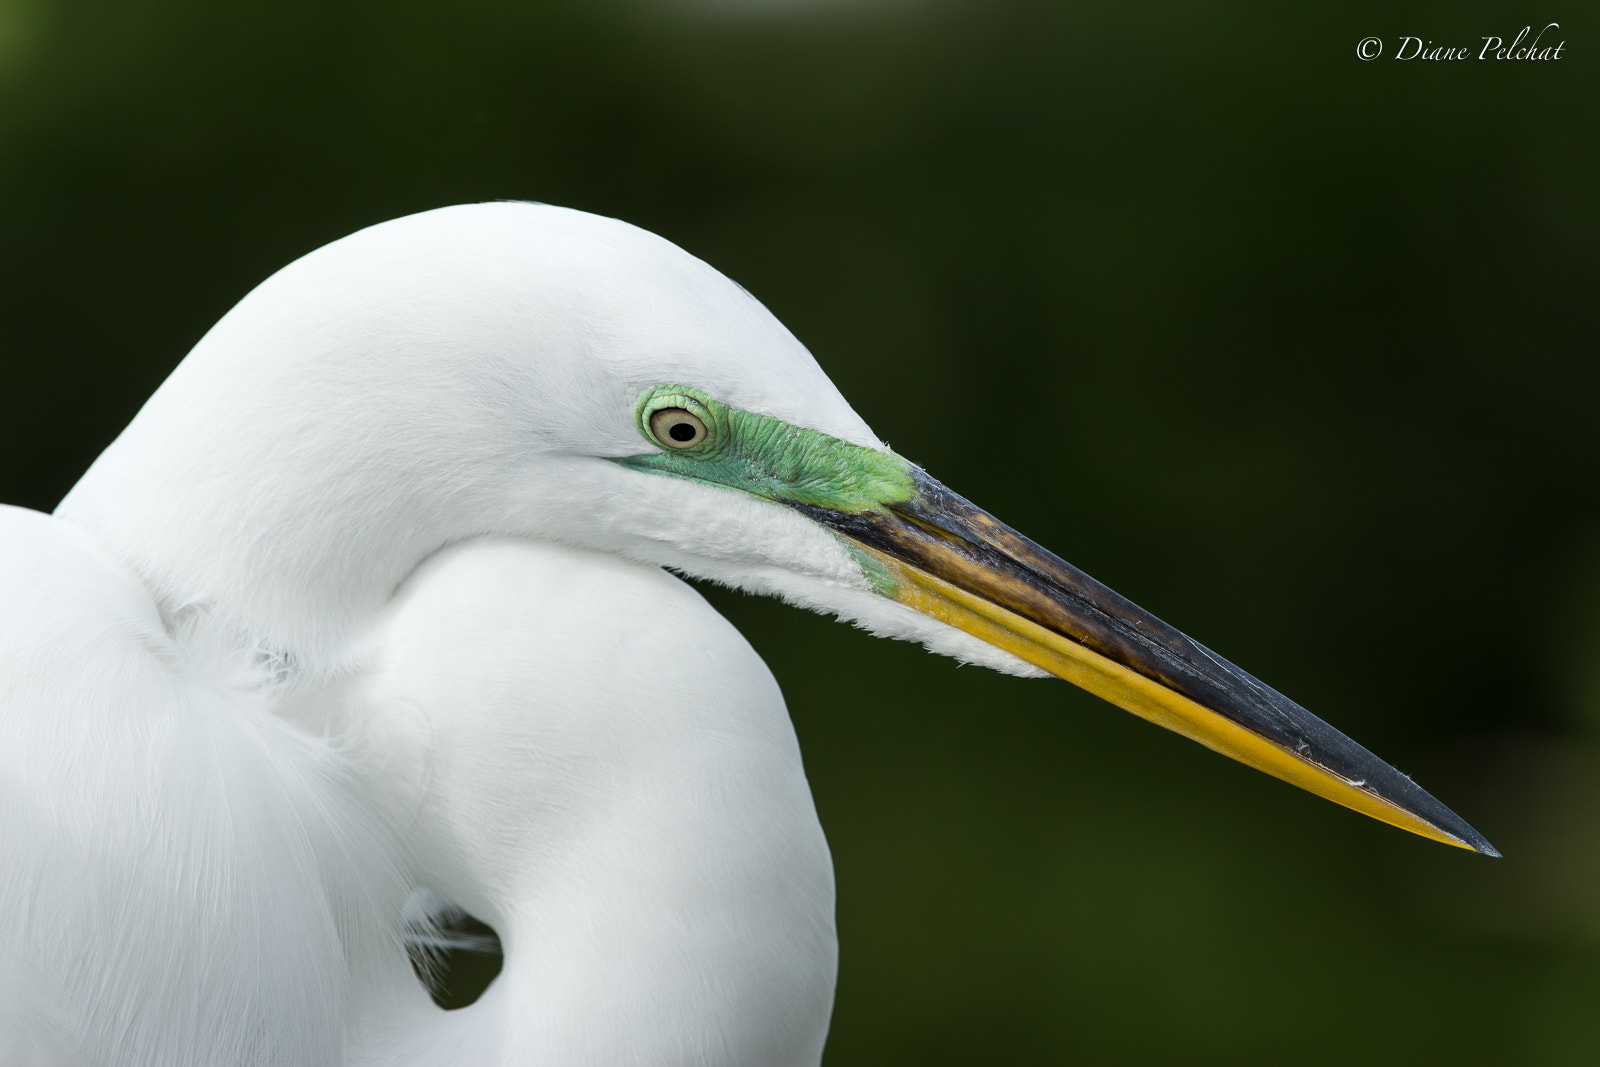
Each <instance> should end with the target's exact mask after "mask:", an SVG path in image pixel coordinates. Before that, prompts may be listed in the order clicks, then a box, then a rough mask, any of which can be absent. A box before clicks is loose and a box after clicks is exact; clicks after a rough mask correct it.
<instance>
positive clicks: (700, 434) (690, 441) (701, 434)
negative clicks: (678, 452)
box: [650, 408, 707, 448]
mask: <svg viewBox="0 0 1600 1067" xmlns="http://www.w3.org/2000/svg"><path fill="white" fill-rule="evenodd" d="M650 434H651V436H652V437H654V438H655V439H656V440H657V441H659V442H661V444H662V445H663V446H665V447H667V448H693V447H694V446H695V445H698V444H700V443H701V442H703V441H704V440H705V439H706V436H707V430H706V424H705V423H704V422H702V421H700V416H698V415H696V414H695V413H694V412H692V411H690V410H688V409H687V408H662V409H661V410H660V411H653V412H651V413H650Z"/></svg>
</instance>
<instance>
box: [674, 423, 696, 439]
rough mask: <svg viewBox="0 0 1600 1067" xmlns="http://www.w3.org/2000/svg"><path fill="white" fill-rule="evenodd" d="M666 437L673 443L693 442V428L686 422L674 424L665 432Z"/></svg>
mask: <svg viewBox="0 0 1600 1067" xmlns="http://www.w3.org/2000/svg"><path fill="white" fill-rule="evenodd" d="M667 436H668V437H670V438H672V439H673V440H674V441H693V440H694V427H693V426H692V425H690V424H689V423H687V422H675V423H673V424H672V428H671V429H670V430H668V431H667Z"/></svg>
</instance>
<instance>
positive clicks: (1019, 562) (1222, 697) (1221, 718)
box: [790, 468, 1499, 856]
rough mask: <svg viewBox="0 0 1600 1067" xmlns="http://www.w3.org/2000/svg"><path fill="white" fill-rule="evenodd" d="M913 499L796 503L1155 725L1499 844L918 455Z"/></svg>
mask: <svg viewBox="0 0 1600 1067" xmlns="http://www.w3.org/2000/svg"><path fill="white" fill-rule="evenodd" d="M913 483H914V486H915V492H914V493H913V494H912V495H911V498H910V499H909V500H907V501H905V502H904V503H899V504H891V505H888V506H887V507H884V508H882V509H880V510H874V511H865V512H860V513H854V514H852V513H848V512H842V511H836V510H833V509H831V508H825V507H819V506H815V505H809V504H798V503H791V504H790V506H791V507H794V508H796V509H797V510H799V511H801V512H803V513H804V514H806V515H807V516H809V517H810V518H812V519H814V520H815V521H817V522H820V523H822V524H824V525H826V526H828V527H830V528H832V529H833V530H835V531H836V532H838V533H840V534H842V535H843V536H845V537H846V538H848V539H849V540H850V541H852V542H854V543H855V544H856V545H858V546H860V547H861V549H863V550H864V551H865V552H867V553H868V554H869V555H870V556H871V557H872V558H873V559H875V560H876V561H877V562H878V563H879V564H880V565H881V566H882V567H883V568H884V569H885V570H886V571H887V572H888V575H889V578H890V579H891V581H892V583H893V586H894V591H893V595H894V597H895V599H897V600H899V601H901V602H902V603H904V604H907V605H909V606H910V607H913V608H915V609H916V610H918V611H921V612H923V613H924V614H926V615H930V616H932V617H933V618H936V619H939V620H941V621H942V622H946V623H948V624H950V625H951V626H955V627H957V628H958V629H961V630H964V631H966V632H967V633H969V634H971V635H972V636H974V637H976V638H978V639H979V640H982V641H986V642H988V643H989V644H991V645H994V646H996V647H998V648H1002V649H1004V650H1006V651H1007V652H1010V653H1012V654H1013V655H1016V656H1017V657H1019V658H1021V659H1023V660H1026V661H1027V662H1029V663H1032V664H1033V665H1035V666H1037V667H1039V668H1041V669H1043V670H1046V671H1049V672H1050V673H1051V674H1054V675H1056V676H1057V677H1059V678H1064V679H1066V680H1067V681H1069V682H1072V683H1073V684H1075V685H1078V686H1081V687H1082V688H1084V689H1087V690H1089V691H1090V692H1091V693H1095V694H1097V695H1098V696H1101V697H1104V698H1105V699H1106V700H1109V701H1110V702H1111V703H1113V704H1115V705H1117V706H1118V707H1120V708H1123V709H1124V710H1127V711H1131V712H1133V713H1134V714H1135V715H1139V716H1141V717H1143V718H1146V719H1149V720H1150V721H1151V722H1154V723H1156V724H1157V725H1160V726H1164V727H1166V728H1167V729H1169V730H1172V731H1174V732H1176V733H1180V734H1182V735H1183V736H1185V737H1188V738H1190V739H1192V740H1195V741H1198V742H1200V743H1201V744H1202V745H1205V746H1206V747H1207V748H1210V749H1213V750H1215V751H1217V752H1220V753H1222V754H1223V755H1225V756H1231V757H1232V758H1233V759H1236V760H1238V761H1239V762H1241V763H1245V764H1248V765H1249V766H1251V767H1255V768H1256V769H1257V770H1261V771H1265V772H1266V773H1268V774H1270V775H1273V776H1275V777H1277V778H1282V779H1283V780H1284V781H1286V782H1292V783H1293V784H1295V785H1297V786H1299V787H1301V788H1302V789H1306V790H1309V791H1310V792H1313V793H1316V794H1317V795H1318V796H1322V797H1326V798H1327V799H1329V800H1331V801H1333V802H1334V803H1336V804H1343V805H1344V806H1345V807H1348V808H1353V809H1355V810H1356V811H1359V812H1363V813H1364V814H1367V815H1370V816H1372V817H1373V818H1375V819H1380V820H1382V821H1383V822H1386V823H1390V824H1391V825H1394V826H1398V827H1400V828H1401V829H1404V830H1410V831H1411V832H1412V833H1416V834H1421V835H1422V836H1423V837H1429V838H1432V839H1433V840H1435V841H1442V842H1444V843H1445V844H1448V845H1455V846H1457V847H1459V848H1466V849H1472V850H1474V851H1477V852H1481V853H1483V854H1484V855H1488V856H1498V855H1499V853H1498V852H1496V851H1495V849H1494V847H1493V846H1492V845H1490V844H1489V842H1488V841H1486V840H1485V839H1484V837H1483V835H1482V834H1480V833H1478V832H1477V831H1476V830H1474V829H1473V828H1472V827H1471V826H1469V825H1467V823H1466V822H1465V821H1464V820H1463V819H1461V818H1460V817H1459V816H1458V815H1456V814H1455V813H1454V812H1452V811H1451V810H1450V809H1449V808H1447V807H1445V806H1444V805H1443V804H1441V803H1439V802H1438V801H1437V800H1435V799H1434V798H1433V797H1432V796H1430V795H1429V794H1428V793H1427V792H1425V791H1424V790H1423V789H1422V788H1421V787H1419V786H1418V785H1417V784H1416V783H1415V782H1413V781H1412V780H1411V779H1410V778H1408V777H1406V776H1405V775H1404V774H1401V773H1400V772H1399V771H1397V770H1395V769H1394V768H1393V767H1391V766H1389V765H1388V764H1387V763H1385V762H1383V761H1382V760H1381V759H1379V758H1378V757H1376V756H1374V755H1373V754H1372V753H1370V752H1368V751H1367V750H1366V749H1364V748H1362V747H1361V746H1360V745H1358V744H1356V743H1355V742H1354V741H1352V740H1350V738H1348V737H1346V736H1345V735H1344V734H1342V733H1340V732H1339V731H1338V730H1335V729H1334V728H1333V727H1331V726H1329V725H1328V724H1327V723H1325V722H1323V721H1322V720H1321V719H1319V718H1317V717H1316V716H1315V715H1313V714H1311V713H1310V712H1309V711H1307V710H1306V709H1304V708H1302V707H1301V706H1300V705H1298V704H1296V703H1295V702H1294V701H1292V700H1290V699H1289V698H1288V697H1285V696H1284V695H1283V694H1281V693H1279V692H1277V691H1276V690H1274V689H1272V688H1271V687H1269V686H1267V685H1265V684H1263V683H1262V682H1260V681H1258V680H1256V679H1255V678H1253V677H1251V676H1250V675H1249V674H1246V673H1245V672H1244V671H1242V670H1240V669H1239V668H1238V667H1235V666H1234V665H1233V664H1231V663H1229V662H1228V661H1227V660H1225V659H1223V658H1222V657H1221V656H1218V655H1217V654H1216V653H1214V652H1211V651H1210V650H1208V649H1207V648H1205V647H1204V646H1203V645H1200V644H1199V643H1197V642H1195V641H1191V640H1190V639H1189V638H1187V637H1185V636H1184V635H1183V634H1181V633H1179V632H1178V631H1177V630H1175V629H1173V628H1172V627H1171V626H1168V625H1167V624H1166V623H1164V622H1162V621H1161V620H1160V619H1157V618H1156V617H1155V616H1153V615H1151V614H1150V613H1149V612H1147V611H1144V610H1143V609H1141V608H1139V607H1138V606H1137V605H1135V604H1133V603H1132V602H1130V601H1129V600H1127V599H1126V598H1124V597H1122V596H1119V595H1118V594H1117V593H1115V592H1113V591H1112V590H1111V589H1109V588H1107V587H1106V586H1104V585H1101V584H1100V583H1099V582H1097V581H1095V580H1094V579H1093V578H1090V577H1089V576H1088V575H1087V574H1084V573H1083V572H1082V571H1080V570H1078V569H1077V568H1076V567H1074V566H1072V565H1071V564H1070V563H1068V562H1066V561H1065V560H1063V559H1061V558H1060V557H1059V556H1056V555H1054V554H1053V553H1051V552H1048V551H1046V550H1045V549H1043V548H1041V547H1039V546H1038V545H1036V544H1034V543H1033V542H1032V541H1030V540H1028V539H1027V538H1026V537H1023V536H1022V535H1021V534H1019V533H1017V532H1016V531H1015V530H1013V529H1011V528H1010V527H1009V526H1007V525H1005V524H1004V523H1002V522H1000V521H999V520H998V519H996V518H995V517H994V516H992V515H990V514H989V513H988V512H985V511H983V510H982V509H980V508H978V507H975V506H974V505H972V504H971V503H969V502H968V501H966V500H964V499H963V498H961V497H960V496H957V495H956V494H955V493H952V492H951V491H950V490H948V489H946V488H945V487H944V486H943V485H940V484H939V483H938V482H937V481H935V480H934V479H932V478H930V477H929V476H928V475H927V474H926V473H924V472H923V471H922V470H920V469H915V468H914V469H913Z"/></svg>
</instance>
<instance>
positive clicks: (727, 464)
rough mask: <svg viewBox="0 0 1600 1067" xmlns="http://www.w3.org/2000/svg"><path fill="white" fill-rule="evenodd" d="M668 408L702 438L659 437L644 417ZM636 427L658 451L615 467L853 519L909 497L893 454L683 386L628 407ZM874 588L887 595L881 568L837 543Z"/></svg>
mask: <svg viewBox="0 0 1600 1067" xmlns="http://www.w3.org/2000/svg"><path fill="white" fill-rule="evenodd" d="M668 408H682V409H684V410H685V411H689V412H692V413H693V414H694V415H695V416H696V417H697V418H699V419H700V421H701V422H703V423H705V427H706V437H705V440H703V441H701V442H699V443H698V444H695V445H692V446H690V447H688V448H684V447H682V446H681V445H678V444H677V443H676V442H669V441H660V440H657V438H656V436H655V434H653V433H652V432H651V430H650V417H651V416H652V415H654V414H655V413H656V412H658V411H662V410H665V409H668ZM633 414H634V424H635V425H636V426H637V427H638V428H639V433H640V434H641V435H642V436H643V437H644V439H645V440H646V441H649V442H650V443H651V444H653V445H657V446H659V447H660V449H661V451H659V452H647V453H645V454H643V455H638V456H624V457H622V458H620V459H617V460H615V461H614V462H616V463H620V464H621V465H622V466H624V467H631V468H632V469H634V470H640V471H654V472H656V473H660V474H671V475H673V476H675V477H678V478H687V479H689V480H690V481H695V482H704V483H705V484H707V485H717V486H722V487H724V488H728V489H739V490H742V491H744V492H746V493H749V494H751V495H752V496H758V497H761V498H762V499H764V500H771V501H773V502H774V503H779V504H791V503H792V504H807V505H811V506H814V507H823V508H828V509H830V510H833V511H839V512H844V513H846V514H851V515H859V514H861V513H862V512H867V511H876V510H878V509H880V508H883V507H885V506H887V505H891V504H899V503H904V502H905V501H907V500H910V499H911V497H912V496H913V495H914V494H915V492H916V491H915V489H914V488H913V487H912V480H911V464H910V463H908V462H907V461H906V460H904V459H902V458H900V457H899V456H897V455H895V454H894V453H893V452H880V451H878V450H877V449H872V448H863V447H861V446H860V445H853V444H851V443H849V442H848V441H841V440H839V439H838V438H837V437H830V436H829V435H827V434H825V433H821V432H819V431H817V430H808V429H805V428H803V427H800V426H791V425H790V424H789V423H786V422H784V421H782V420H780V419H775V418H772V417H771V416H770V415H756V414H753V413H751V412H748V411H740V410H739V409H738V408H732V407H729V406H728V405H726V404H723V403H721V402H719V401H717V400H713V399H712V398H711V397H709V396H707V395H706V394H705V393H702V392H701V391H700V390H698V389H694V388H691V387H689V386H684V385H659V386H656V387H655V388H654V389H648V390H646V391H645V393H644V394H643V395H642V396H640V397H639V399H638V400H637V401H636V402H635V403H634V408H633ZM840 541H841V543H842V544H844V545H845V547H846V548H847V549H849V550H850V554H851V556H853V557H854V558H855V559H856V561H857V562H858V563H859V564H860V565H861V569H862V573H863V574H865V576H866V578H867V580H868V581H869V582H870V583H871V584H872V586H873V588H874V589H876V590H877V591H878V592H880V593H884V594H885V595H890V596H892V595H893V589H894V582H893V581H892V580H891V579H890V577H889V575H888V572H887V571H885V570H884V568H883V567H882V565H881V564H879V563H878V562H877V561H876V560H874V559H872V558H871V557H870V556H868V555H867V554H866V553H864V552H862V551H861V550H860V549H859V548H858V547H856V546H855V545H852V544H851V543H850V542H848V541H845V540H844V539H843V538H841V539H840Z"/></svg>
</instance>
